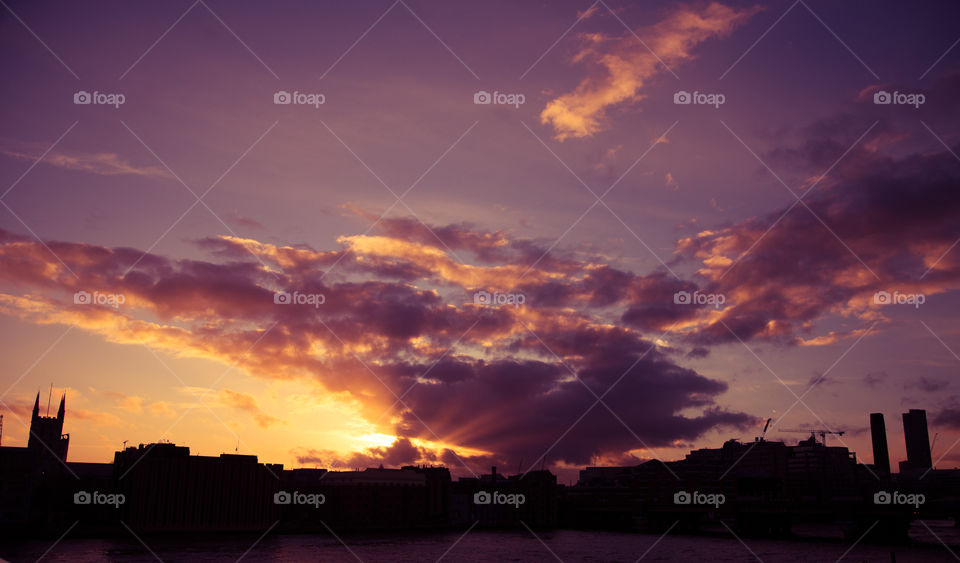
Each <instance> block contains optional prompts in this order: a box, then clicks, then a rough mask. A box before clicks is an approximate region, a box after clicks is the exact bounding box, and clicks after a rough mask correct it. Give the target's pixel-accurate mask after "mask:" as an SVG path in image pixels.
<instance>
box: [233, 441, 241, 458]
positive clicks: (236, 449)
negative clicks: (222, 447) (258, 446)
mask: <svg viewBox="0 0 960 563" xmlns="http://www.w3.org/2000/svg"><path fill="white" fill-rule="evenodd" d="M233 453H235V454H238V453H240V438H237V447H235V448H233Z"/></svg>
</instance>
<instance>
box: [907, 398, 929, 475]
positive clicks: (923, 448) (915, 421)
mask: <svg viewBox="0 0 960 563" xmlns="http://www.w3.org/2000/svg"><path fill="white" fill-rule="evenodd" d="M903 439H904V441H905V442H906V445H907V465H908V466H909V467H910V469H929V468H930V467H932V466H933V459H932V458H931V455H930V435H929V434H928V433H927V411H925V410H923V409H910V412H905V413H903Z"/></svg>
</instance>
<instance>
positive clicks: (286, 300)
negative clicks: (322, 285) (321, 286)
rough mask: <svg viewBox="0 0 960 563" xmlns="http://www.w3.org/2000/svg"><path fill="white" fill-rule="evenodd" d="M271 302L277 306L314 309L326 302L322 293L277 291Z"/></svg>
mask: <svg viewBox="0 0 960 563" xmlns="http://www.w3.org/2000/svg"><path fill="white" fill-rule="evenodd" d="M273 302H274V303H275V304H277V305H313V307H314V308H319V307H320V305H323V304H324V303H326V302H327V297H326V295H324V294H322V293H300V292H299V291H294V292H293V293H287V292H286V291H277V292H275V293H274V294H273Z"/></svg>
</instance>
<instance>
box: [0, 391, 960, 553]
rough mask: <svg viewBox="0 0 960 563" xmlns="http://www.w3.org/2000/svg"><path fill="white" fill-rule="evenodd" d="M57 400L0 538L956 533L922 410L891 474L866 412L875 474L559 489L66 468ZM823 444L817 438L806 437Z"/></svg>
mask: <svg viewBox="0 0 960 563" xmlns="http://www.w3.org/2000/svg"><path fill="white" fill-rule="evenodd" d="M65 401H66V398H65V397H63V398H61V401H60V407H59V409H58V411H57V415H56V416H41V415H40V410H39V395H38V397H37V401H36V403H35V404H34V408H33V415H32V419H31V428H30V438H29V440H28V443H27V446H26V447H24V448H20V447H0V529H2V530H3V533H5V534H24V533H31V534H33V533H40V534H58V533H61V532H62V531H63V530H66V529H67V528H69V527H71V526H73V525H76V532H74V533H75V534H89V535H98V534H110V533H115V532H122V526H128V527H130V529H133V530H136V531H138V532H144V533H167V532H171V533H179V532H218V531H222V532H232V531H264V530H268V529H269V530H275V531H276V532H280V533H283V532H321V533H326V532H329V531H333V530H336V531H338V532H339V531H390V530H424V531H429V530H441V529H448V528H466V527H470V526H477V525H479V526H484V527H497V528H522V527H524V526H527V527H530V528H556V527H570V528H603V529H622V530H631V529H638V528H645V529H651V530H665V529H668V528H672V527H675V526H678V525H679V529H680V530H684V529H700V528H703V527H709V526H710V525H711V524H712V523H716V522H717V521H719V520H721V519H722V520H723V521H724V522H730V523H731V525H734V526H736V527H737V529H739V530H740V531H741V532H742V533H747V534H760V535H785V534H789V533H790V531H791V527H792V526H793V525H795V524H797V523H802V522H828V523H834V524H838V525H842V526H843V527H844V529H845V530H846V531H847V532H848V533H850V534H861V533H864V531H866V530H867V529H868V528H871V529H873V528H872V527H871V524H873V523H875V522H880V523H881V525H879V526H876V527H875V531H873V532H872V533H873V534H874V535H877V534H880V535H882V536H884V537H898V536H899V537H903V536H905V534H906V528H907V527H908V526H909V523H910V522H911V521H912V520H913V519H916V518H919V517H921V516H926V517H939V518H954V519H955V520H958V521H960V471H957V470H947V471H944V470H934V469H933V467H932V465H933V464H932V460H931V453H930V445H929V443H928V441H927V440H928V432H927V423H926V413H925V412H924V411H922V410H911V411H909V412H908V413H905V414H904V415H903V424H904V431H905V439H906V442H907V460H906V461H904V462H901V463H900V465H899V468H900V472H899V473H898V474H891V472H890V462H889V453H888V449H887V441H886V428H885V424H884V419H883V415H882V414H879V413H874V414H871V415H870V425H871V431H872V436H871V437H872V444H873V454H874V464H873V465H864V464H860V463H858V462H857V459H856V455H855V454H854V453H852V452H850V451H849V450H847V448H845V447H838V446H827V445H826V443H825V439H823V441H822V442H821V441H818V440H817V438H816V435H815V434H814V433H811V436H810V438H808V439H806V440H801V441H800V442H799V443H798V444H797V445H795V446H788V445H786V444H784V443H783V442H779V441H767V440H765V439H764V437H762V436H761V437H758V438H756V439H754V441H753V442H746V443H744V442H739V441H737V440H729V441H727V442H726V443H724V444H723V446H722V447H720V448H704V449H698V450H694V451H692V452H690V453H689V454H687V456H686V458H685V459H683V460H679V461H671V462H661V461H649V462H646V463H642V464H640V465H636V466H627V467H588V468H585V469H583V470H582V471H581V472H580V479H579V481H578V483H577V484H576V485H574V486H563V485H558V484H557V479H556V477H555V476H554V475H553V474H552V473H551V472H550V471H546V470H540V471H530V472H527V473H524V474H518V475H510V476H507V475H502V474H501V473H498V472H497V469H496V467H493V468H492V469H491V471H490V473H489V474H485V475H480V476H476V477H469V478H460V479H458V480H456V481H454V480H453V479H452V478H451V475H450V471H449V470H448V469H447V468H446V467H433V466H405V467H401V468H399V469H391V468H384V467H382V466H381V467H377V468H367V469H364V470H355V471H330V470H327V469H284V468H283V465H281V464H267V463H260V462H259V461H258V459H257V457H256V456H253V455H234V454H221V455H220V456H217V457H213V456H197V455H190V450H189V448H187V447H184V446H177V445H175V444H171V443H154V444H146V445H144V444H140V445H138V446H136V447H128V448H125V449H123V450H122V451H118V452H116V453H115V455H114V459H113V462H112V463H76V462H68V461H67V449H68V445H69V436H67V435H65V434H63V433H62V432H63V421H64V417H65V414H66V406H65ZM821 435H822V436H823V434H821Z"/></svg>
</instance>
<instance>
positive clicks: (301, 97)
mask: <svg viewBox="0 0 960 563" xmlns="http://www.w3.org/2000/svg"><path fill="white" fill-rule="evenodd" d="M326 101H327V97H326V96H324V95H323V94H318V93H309V94H308V93H306V92H298V91H296V90H294V91H293V93H292V94H291V93H290V92H287V91H286V90H277V91H276V92H274V93H273V103H274V104H276V105H278V106H290V105H294V106H313V107H314V108H315V109H320V106H321V105H323V104H324V103H326Z"/></svg>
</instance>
